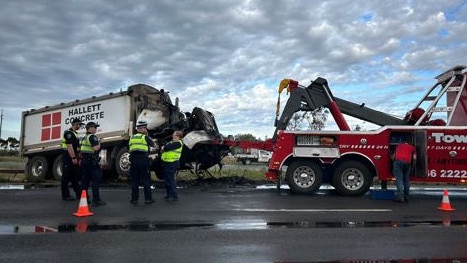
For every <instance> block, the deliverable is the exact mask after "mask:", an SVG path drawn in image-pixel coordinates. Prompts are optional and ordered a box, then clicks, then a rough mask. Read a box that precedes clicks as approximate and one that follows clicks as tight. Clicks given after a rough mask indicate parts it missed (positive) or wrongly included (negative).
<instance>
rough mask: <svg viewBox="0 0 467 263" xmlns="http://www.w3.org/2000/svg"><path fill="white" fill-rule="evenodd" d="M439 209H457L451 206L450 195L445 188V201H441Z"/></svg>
mask: <svg viewBox="0 0 467 263" xmlns="http://www.w3.org/2000/svg"><path fill="white" fill-rule="evenodd" d="M438 209H439V210H443V211H454V210H456V209H454V208H452V207H451V204H450V203H449V196H448V190H446V189H444V193H443V201H441V206H440V207H438Z"/></svg>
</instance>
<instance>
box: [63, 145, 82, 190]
mask: <svg viewBox="0 0 467 263" xmlns="http://www.w3.org/2000/svg"><path fill="white" fill-rule="evenodd" d="M62 163H63V166H62V179H61V188H62V199H64V198H68V197H71V196H70V190H69V188H68V185H69V184H70V183H71V187H72V188H73V191H74V192H75V195H76V198H79V197H80V196H81V195H80V187H79V184H78V176H79V166H78V165H74V164H73V162H72V161H71V158H70V156H68V154H67V153H64V154H63V155H62Z"/></svg>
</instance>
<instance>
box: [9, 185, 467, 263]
mask: <svg viewBox="0 0 467 263" xmlns="http://www.w3.org/2000/svg"><path fill="white" fill-rule="evenodd" d="M12 188H15V187H9V189H5V190H0V200H1V201H0V211H1V214H0V244H1V246H0V249H1V250H2V253H0V262H24V261H31V262H64V261H67V262H82V260H83V259H88V260H89V262H116V261H117V262H154V261H157V262H312V261H344V260H414V259H430V260H437V259H439V260H445V261H439V262H464V261H467V192H466V191H465V190H463V191H456V190H450V204H451V205H452V207H454V208H455V209H456V210H455V211H452V212H445V211H440V210H438V209H437V207H438V206H439V205H440V202H441V198H442V190H439V189H435V190H430V191H428V190H423V191H413V194H412V199H411V201H410V202H409V203H408V204H399V203H394V202H391V201H388V200H373V199H371V198H370V195H366V196H362V197H355V198H351V197H341V196H337V195H335V194H333V192H332V191H330V190H323V191H320V192H319V193H318V194H317V195H315V196H297V195H289V194H288V192H287V190H283V191H282V192H281V193H277V192H276V191H275V190H274V187H269V188H268V187H264V188H262V189H254V188H247V187H236V188H228V187H225V188H222V187H207V188H204V187H198V188H197V187H193V188H189V189H180V190H179V192H180V194H179V195H180V200H179V201H177V202H167V201H164V200H163V199H162V196H163V190H162V189H156V190H155V191H154V193H155V198H156V202H155V203H154V204H151V205H145V204H144V202H142V200H140V203H139V204H138V205H132V204H130V203H129V195H130V189H129V188H127V187H112V188H111V187H104V188H103V189H102V191H101V196H102V198H103V199H104V200H105V201H106V202H107V205H106V206H101V207H93V206H90V207H89V209H90V210H91V211H92V212H93V213H95V214H94V216H90V217H84V218H77V217H75V216H73V213H74V212H76V210H77V208H78V203H79V202H78V201H73V202H65V201H62V200H60V198H59V197H60V190H59V188H56V187H53V188H36V189H25V190H21V189H12ZM17 188H19V187H17ZM412 262H413V261H412ZM427 262H429V261H427ZM433 262H434V261H433Z"/></svg>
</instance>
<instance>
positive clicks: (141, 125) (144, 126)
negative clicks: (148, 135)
mask: <svg viewBox="0 0 467 263" xmlns="http://www.w3.org/2000/svg"><path fill="white" fill-rule="evenodd" d="M146 127H148V123H147V122H145V121H138V123H136V128H146Z"/></svg>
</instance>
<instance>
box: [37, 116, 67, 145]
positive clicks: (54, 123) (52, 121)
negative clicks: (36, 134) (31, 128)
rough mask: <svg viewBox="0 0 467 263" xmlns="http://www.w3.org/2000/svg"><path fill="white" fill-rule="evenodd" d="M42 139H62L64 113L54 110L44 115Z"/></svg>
mask: <svg viewBox="0 0 467 263" xmlns="http://www.w3.org/2000/svg"><path fill="white" fill-rule="evenodd" d="M41 126H42V132H41V141H49V140H55V139H60V137H61V135H62V113H61V112H54V113H48V114H44V115H42V123H41Z"/></svg>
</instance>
